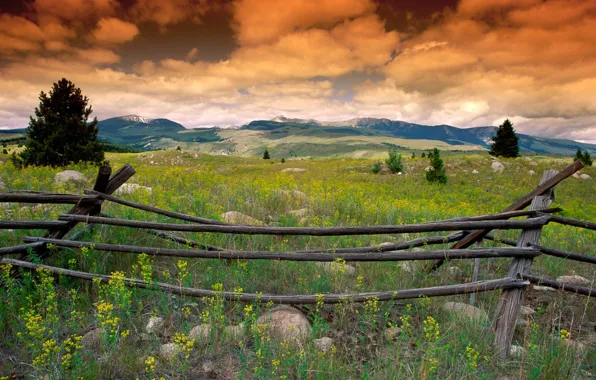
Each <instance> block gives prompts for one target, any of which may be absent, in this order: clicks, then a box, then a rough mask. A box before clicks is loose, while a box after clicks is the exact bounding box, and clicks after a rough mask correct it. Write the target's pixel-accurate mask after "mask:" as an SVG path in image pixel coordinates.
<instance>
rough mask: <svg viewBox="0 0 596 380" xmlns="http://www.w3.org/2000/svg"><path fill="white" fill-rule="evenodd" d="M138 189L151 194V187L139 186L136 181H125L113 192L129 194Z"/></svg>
mask: <svg viewBox="0 0 596 380" xmlns="http://www.w3.org/2000/svg"><path fill="white" fill-rule="evenodd" d="M140 190H141V191H146V192H148V193H149V194H153V188H151V187H147V186H141V185H139V184H136V183H125V184H123V185H122V186H120V187H119V188H118V189H117V190H116V191H115V192H114V195H129V194H132V193H135V192H137V191H140Z"/></svg>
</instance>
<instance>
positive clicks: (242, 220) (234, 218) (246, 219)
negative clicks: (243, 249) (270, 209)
mask: <svg viewBox="0 0 596 380" xmlns="http://www.w3.org/2000/svg"><path fill="white" fill-rule="evenodd" d="M221 217H222V219H223V220H224V221H225V222H228V223H236V224H251V225H254V226H262V225H263V222H261V221H260V220H258V219H255V218H253V217H252V216H248V215H245V214H243V213H241V212H238V211H228V212H225V213H223V214H221Z"/></svg>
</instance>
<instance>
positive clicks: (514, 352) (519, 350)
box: [509, 344, 526, 358]
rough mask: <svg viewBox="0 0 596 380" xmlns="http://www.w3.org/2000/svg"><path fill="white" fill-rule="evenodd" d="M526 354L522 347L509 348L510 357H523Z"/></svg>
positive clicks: (512, 346)
mask: <svg viewBox="0 0 596 380" xmlns="http://www.w3.org/2000/svg"><path fill="white" fill-rule="evenodd" d="M524 352H526V349H525V348H523V347H522V346H517V345H515V344H513V345H511V347H510V348H509V356H512V357H515V358H517V357H520V356H522V354H523V353H524Z"/></svg>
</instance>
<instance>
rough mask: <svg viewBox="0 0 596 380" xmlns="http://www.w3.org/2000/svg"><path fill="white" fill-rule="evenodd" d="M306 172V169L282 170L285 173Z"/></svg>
mask: <svg viewBox="0 0 596 380" xmlns="http://www.w3.org/2000/svg"><path fill="white" fill-rule="evenodd" d="M305 171H306V169H303V168H286V169H283V170H282V172H283V173H304V172H305Z"/></svg>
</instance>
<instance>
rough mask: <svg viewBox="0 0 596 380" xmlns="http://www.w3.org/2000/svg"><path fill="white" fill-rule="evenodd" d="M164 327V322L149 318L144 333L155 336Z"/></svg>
mask: <svg viewBox="0 0 596 380" xmlns="http://www.w3.org/2000/svg"><path fill="white" fill-rule="evenodd" d="M163 325H164V320H163V318H161V317H151V318H149V322H147V326H145V331H146V332H147V333H148V334H157V333H158V332H160V331H161V329H162V327H163Z"/></svg>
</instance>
